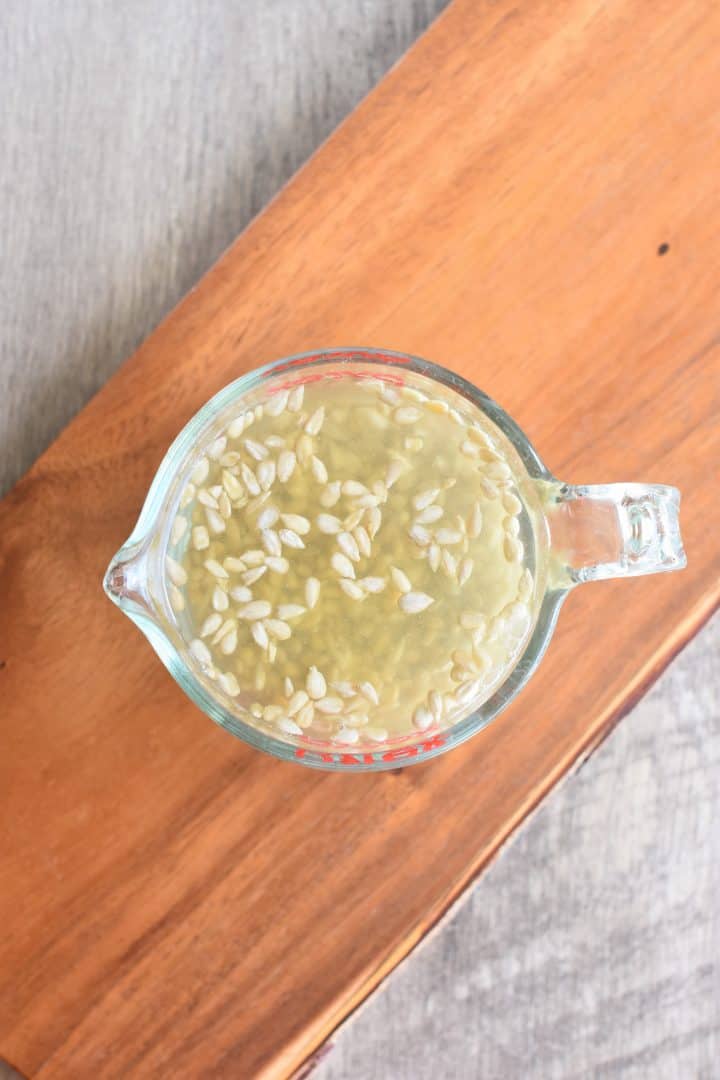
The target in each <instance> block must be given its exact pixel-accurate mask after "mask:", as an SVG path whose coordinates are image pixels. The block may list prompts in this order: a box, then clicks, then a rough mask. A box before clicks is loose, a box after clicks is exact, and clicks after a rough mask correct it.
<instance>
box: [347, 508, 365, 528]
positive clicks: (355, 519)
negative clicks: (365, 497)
mask: <svg viewBox="0 0 720 1080" xmlns="http://www.w3.org/2000/svg"><path fill="white" fill-rule="evenodd" d="M364 517H365V511H364V510H363V509H360V510H353V511H352V513H351V514H348V516H347V517H346V518H345V520H344V521H343V529H344V531H345V532H352V530H353V529H354V528H356V526H357V525H359V524H360V522H361V521H362V519H363V518H364Z"/></svg>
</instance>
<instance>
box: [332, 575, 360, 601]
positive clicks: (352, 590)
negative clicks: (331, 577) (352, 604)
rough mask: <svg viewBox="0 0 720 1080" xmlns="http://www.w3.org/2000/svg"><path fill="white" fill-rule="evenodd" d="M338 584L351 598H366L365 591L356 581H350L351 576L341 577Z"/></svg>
mask: <svg viewBox="0 0 720 1080" xmlns="http://www.w3.org/2000/svg"><path fill="white" fill-rule="evenodd" d="M338 585H339V586H340V588H341V589H342V591H343V592H344V593H345V594H346V595H347V596H349V597H350V599H351V600H364V599H365V593H364V592H363V591H362V589H361V588H360V586H359V585H358V584H357V583H356V582H354V581H350V579H349V578H346V577H342V578H340V580H339V581H338Z"/></svg>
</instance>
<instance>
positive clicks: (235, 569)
mask: <svg viewBox="0 0 720 1080" xmlns="http://www.w3.org/2000/svg"><path fill="white" fill-rule="evenodd" d="M223 566H224V567H225V569H226V570H228V571H229V572H230V573H232V574H240V573H242V571H243V570H247V563H245V562H243V560H242V559H238V558H237V557H236V556H235V555H227V556H226V557H225V558H224V559H223Z"/></svg>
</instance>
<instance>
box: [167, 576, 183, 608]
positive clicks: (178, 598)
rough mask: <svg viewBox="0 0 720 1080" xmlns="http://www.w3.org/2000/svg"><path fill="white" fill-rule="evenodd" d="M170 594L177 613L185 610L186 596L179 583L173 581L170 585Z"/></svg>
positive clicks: (171, 602)
mask: <svg viewBox="0 0 720 1080" xmlns="http://www.w3.org/2000/svg"><path fill="white" fill-rule="evenodd" d="M168 596H169V597H170V607H171V608H172V609H173V611H174V612H175V613H176V614H177V615H179V614H180V612H181V611H184V610H185V597H184V596H183V594H182V592H181V591H180V589H178V587H177V585H173V583H172V582H170V584H169V585H168Z"/></svg>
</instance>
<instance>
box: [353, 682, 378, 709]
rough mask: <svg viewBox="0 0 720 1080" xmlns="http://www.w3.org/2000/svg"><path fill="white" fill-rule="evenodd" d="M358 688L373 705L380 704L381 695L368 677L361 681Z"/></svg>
mask: <svg viewBox="0 0 720 1080" xmlns="http://www.w3.org/2000/svg"><path fill="white" fill-rule="evenodd" d="M358 690H359V691H360V693H361V694H362V696H363V697H364V698H366V699H367V700H368V701H369V702H371V703H372V704H373V705H379V704H380V695H379V694H378V692H377V690H376V689H375V687H374V686H373V684H372V683H371V682H369V681H368V680H367V679H366V680H365V682H361V683H360V684H359V686H358Z"/></svg>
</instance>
